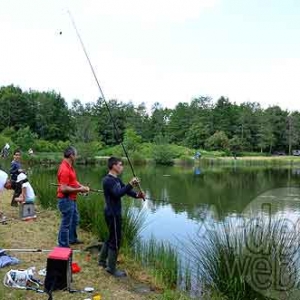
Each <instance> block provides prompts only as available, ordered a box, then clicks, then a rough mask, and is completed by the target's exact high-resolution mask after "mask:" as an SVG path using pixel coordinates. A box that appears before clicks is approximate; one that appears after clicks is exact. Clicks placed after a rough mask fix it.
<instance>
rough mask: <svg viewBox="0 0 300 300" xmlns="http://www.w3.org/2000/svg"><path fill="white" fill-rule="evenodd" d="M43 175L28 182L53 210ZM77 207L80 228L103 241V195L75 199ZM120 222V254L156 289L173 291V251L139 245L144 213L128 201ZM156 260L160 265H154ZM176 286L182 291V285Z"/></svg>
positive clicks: (175, 277) (162, 246)
mask: <svg viewBox="0 0 300 300" xmlns="http://www.w3.org/2000/svg"><path fill="white" fill-rule="evenodd" d="M49 172H50V173H51V172H53V171H51V170H50V171H49ZM44 175H46V174H45V173H43V174H39V175H34V174H33V175H32V176H31V181H32V184H33V186H34V188H35V189H36V191H37V194H38V196H39V199H40V203H41V205H42V207H43V208H44V209H53V208H55V207H56V201H57V200H56V189H55V188H53V187H52V186H50V185H49V182H48V181H49V176H44ZM48 175H49V174H48ZM50 175H51V174H50ZM52 175H54V174H52ZM77 203H78V209H79V213H80V226H81V228H83V229H85V230H86V231H88V232H91V233H92V234H93V235H94V236H95V237H96V238H97V239H98V240H100V241H104V240H105V239H106V238H107V234H108V232H107V226H106V223H105V219H104V214H103V211H104V199H103V195H100V194H93V193H91V194H90V195H89V196H88V197H83V198H82V197H81V198H79V201H78V202H77ZM122 219H123V221H122V247H121V254H123V255H125V256H126V257H127V258H128V259H130V260H131V259H132V257H133V258H134V260H136V261H138V262H139V263H140V264H142V265H143V266H144V267H145V268H147V270H148V271H149V273H150V274H151V277H152V278H153V281H154V285H155V286H156V287H158V286H159V287H160V288H172V289H175V288H176V287H177V283H178V278H179V275H180V274H179V273H180V270H181V268H180V266H179V259H178V255H177V253H176V251H175V250H174V249H172V248H171V247H170V246H168V245H167V244H163V243H162V244H158V243H156V242H155V241H154V240H151V241H150V242H147V243H142V242H141V241H140V233H141V231H142V230H143V229H144V227H145V212H144V211H140V210H138V209H134V208H132V207H131V205H130V202H129V201H123V218H122ZM132 249H135V250H136V251H132ZM157 259H158V261H159V262H160V263H155V262H156V260H157ZM181 277H183V276H181ZM180 286H181V287H183V285H182V283H181V285H180Z"/></svg>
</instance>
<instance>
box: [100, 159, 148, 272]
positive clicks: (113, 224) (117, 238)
mask: <svg viewBox="0 0 300 300" xmlns="http://www.w3.org/2000/svg"><path fill="white" fill-rule="evenodd" d="M123 168H124V167H123V163H122V161H121V160H120V159H118V158H116V157H111V158H109V160H108V169H109V173H108V174H107V175H106V176H105V177H104V178H103V190H104V197H105V210H104V216H105V221H106V224H107V227H108V231H109V237H108V239H107V241H106V242H105V243H104V244H103V246H102V249H101V252H100V256H99V266H102V267H104V268H106V271H107V272H108V273H110V274H112V275H113V276H115V277H125V276H126V273H125V272H124V271H119V270H117V269H116V263H117V257H118V251H119V249H120V243H121V231H122V203H121V198H122V197H123V196H125V195H128V196H130V197H132V198H136V199H144V198H145V195H144V193H143V192H138V193H136V192H135V191H134V190H133V187H134V186H137V185H138V183H139V181H138V179H137V178H132V179H131V180H130V182H129V183H128V184H127V185H125V184H124V183H123V182H122V181H121V179H120V178H118V176H119V175H121V174H122V172H123Z"/></svg>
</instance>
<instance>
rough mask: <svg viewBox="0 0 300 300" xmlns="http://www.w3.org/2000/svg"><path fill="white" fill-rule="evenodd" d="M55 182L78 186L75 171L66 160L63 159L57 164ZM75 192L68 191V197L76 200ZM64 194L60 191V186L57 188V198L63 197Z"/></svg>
mask: <svg viewBox="0 0 300 300" xmlns="http://www.w3.org/2000/svg"><path fill="white" fill-rule="evenodd" d="M57 182H58V184H59V185H68V186H71V187H79V186H80V185H79V182H78V181H77V177H76V172H75V170H74V168H73V166H71V165H70V164H69V163H68V161H67V160H65V159H64V160H63V161H62V163H61V164H60V166H59V169H58V172H57ZM76 196H77V193H70V194H68V197H69V198H70V199H72V200H74V201H75V200H76ZM65 197H66V195H65V194H64V193H62V191H61V189H60V187H58V188H57V198H65Z"/></svg>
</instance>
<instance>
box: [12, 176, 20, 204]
mask: <svg viewBox="0 0 300 300" xmlns="http://www.w3.org/2000/svg"><path fill="white" fill-rule="evenodd" d="M11 189H12V190H13V191H14V193H13V196H12V199H11V203H10V205H11V206H18V203H17V202H16V200H15V199H16V198H18V197H19V196H20V195H21V193H22V186H20V185H19V184H18V183H17V182H16V181H15V180H11Z"/></svg>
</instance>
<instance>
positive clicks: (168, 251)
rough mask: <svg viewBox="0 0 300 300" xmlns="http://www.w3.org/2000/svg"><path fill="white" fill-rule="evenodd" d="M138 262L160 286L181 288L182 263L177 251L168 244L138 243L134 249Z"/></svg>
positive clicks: (151, 241) (152, 240)
mask: <svg viewBox="0 0 300 300" xmlns="http://www.w3.org/2000/svg"><path fill="white" fill-rule="evenodd" d="M133 255H134V258H135V260H136V261H138V262H140V263H141V264H142V265H143V266H144V267H146V268H147V269H148V270H149V271H150V273H151V274H152V276H153V277H154V278H155V280H156V282H157V283H158V284H162V285H164V286H165V287H167V288H176V287H177V286H179V280H180V278H182V271H183V270H182V269H181V262H180V259H179V257H178V253H177V251H176V250H175V249H174V248H173V247H172V246H170V244H168V243H164V242H157V241H156V240H155V239H154V238H151V239H150V240H149V241H144V242H141V241H140V242H138V243H136V245H135V247H134V249H133Z"/></svg>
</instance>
